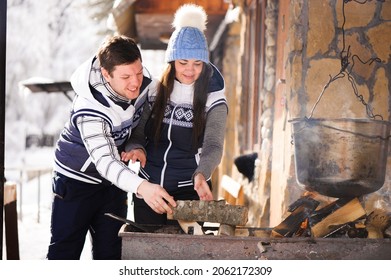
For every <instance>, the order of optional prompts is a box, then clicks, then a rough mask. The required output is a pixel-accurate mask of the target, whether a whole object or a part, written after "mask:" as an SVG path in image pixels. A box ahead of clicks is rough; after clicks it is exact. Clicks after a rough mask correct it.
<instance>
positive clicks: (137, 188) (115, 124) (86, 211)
mask: <svg viewBox="0 0 391 280" xmlns="http://www.w3.org/2000/svg"><path fill="white" fill-rule="evenodd" d="M143 69H144V68H143V65H142V58H141V53H140V50H139V48H138V46H137V44H136V43H135V42H134V40H133V39H131V38H128V37H125V36H113V37H111V38H109V39H108V40H107V41H106V42H105V43H103V45H102V46H101V47H100V49H99V50H98V53H97V55H96V56H95V57H93V58H92V59H89V60H88V61H86V62H85V63H83V64H82V65H81V66H80V67H79V68H78V69H77V70H76V71H75V73H74V74H73V75H72V77H71V83H72V87H73V89H74V91H75V93H76V97H75V99H74V101H73V107H72V110H71V114H70V118H69V121H68V122H67V124H66V125H65V127H64V130H63V131H62V133H61V136H60V138H59V140H58V142H57V147H56V151H55V165H54V176H53V192H54V200H53V205H52V217H51V234H52V236H51V241H50V245H49V250H48V254H47V258H48V259H79V258H80V254H81V252H82V249H83V246H84V241H85V237H86V234H87V232H88V231H89V232H90V234H91V237H92V256H93V258H94V259H106V260H109V259H120V258H121V239H120V238H119V237H118V232H119V229H120V227H121V226H122V223H121V222H119V221H117V220H114V219H113V218H110V217H109V216H107V215H105V213H113V214H116V215H119V216H121V217H126V216H127V209H128V206H127V193H128V192H131V193H134V194H136V195H137V196H138V197H140V198H143V199H144V200H145V202H146V203H147V204H148V205H150V206H151V207H152V209H154V211H156V213H160V214H162V213H167V212H168V213H171V212H172V210H171V208H170V206H169V205H168V204H171V206H176V204H175V201H174V200H173V198H172V197H171V196H170V195H169V194H168V193H167V192H166V191H165V190H164V188H163V187H161V186H159V185H157V184H152V183H149V182H148V181H146V180H144V179H142V178H140V177H138V176H137V175H136V174H135V172H134V171H132V170H131V169H130V168H129V167H128V166H127V165H126V164H125V163H123V162H121V160H120V153H121V152H122V151H123V149H124V145H125V142H126V140H127V139H128V138H129V136H130V134H131V131H132V129H133V128H134V127H135V126H136V125H137V123H138V122H139V118H140V115H141V112H142V108H143V103H144V101H145V99H146V95H147V92H148V91H149V90H155V87H156V84H155V82H154V81H153V80H152V79H150V78H148V77H146V76H144V74H143V73H144V72H143ZM137 154H138V153H137V151H136V152H135V157H134V158H133V159H132V161H134V160H136V159H137ZM139 154H140V156H141V155H142V153H141V152H140V151H139Z"/></svg>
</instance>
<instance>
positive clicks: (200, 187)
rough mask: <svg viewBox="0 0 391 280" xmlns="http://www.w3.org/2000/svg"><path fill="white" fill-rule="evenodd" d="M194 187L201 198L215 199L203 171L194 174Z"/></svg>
mask: <svg viewBox="0 0 391 280" xmlns="http://www.w3.org/2000/svg"><path fill="white" fill-rule="evenodd" d="M194 189H195V191H196V192H197V194H198V196H199V197H200V199H201V200H206V201H210V200H213V194H212V192H211V191H210V188H209V185H208V183H207V182H206V180H205V177H204V175H202V174H201V173H197V174H196V175H195V176H194Z"/></svg>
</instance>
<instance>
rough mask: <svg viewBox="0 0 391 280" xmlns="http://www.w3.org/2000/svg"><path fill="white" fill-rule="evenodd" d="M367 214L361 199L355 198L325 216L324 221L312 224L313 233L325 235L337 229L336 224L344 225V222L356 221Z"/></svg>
mask: <svg viewBox="0 0 391 280" xmlns="http://www.w3.org/2000/svg"><path fill="white" fill-rule="evenodd" d="M365 215H366V212H365V210H364V208H363V207H362V205H361V203H360V201H359V199H358V198H354V199H352V200H350V201H349V202H348V203H346V204H345V205H343V206H342V207H340V208H339V209H337V210H335V211H334V212H333V213H331V214H330V215H328V216H327V217H325V218H324V219H323V220H322V221H320V222H319V223H317V224H315V225H314V226H312V227H311V235H312V236H313V237H325V236H326V235H327V234H329V233H330V232H332V231H335V230H336V226H343V225H344V224H346V223H349V222H353V221H356V220H358V219H359V218H361V217H363V216H365Z"/></svg>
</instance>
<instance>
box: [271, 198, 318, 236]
mask: <svg viewBox="0 0 391 280" xmlns="http://www.w3.org/2000/svg"><path fill="white" fill-rule="evenodd" d="M318 205H319V202H318V201H316V200H314V199H312V198H310V197H302V198H300V199H298V200H297V201H295V202H294V203H293V204H292V205H291V206H289V210H290V211H292V213H291V214H290V215H289V216H288V217H287V218H286V219H285V220H284V221H282V223H280V224H279V225H278V226H276V227H274V228H273V230H272V232H271V235H272V236H273V237H291V236H292V235H293V234H295V233H296V232H297V231H298V230H299V229H300V226H301V224H302V223H303V222H304V221H305V220H306V219H308V218H309V217H310V215H311V213H312V212H313V211H314V210H315V209H316V207H318Z"/></svg>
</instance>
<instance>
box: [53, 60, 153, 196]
mask: <svg viewBox="0 0 391 280" xmlns="http://www.w3.org/2000/svg"><path fill="white" fill-rule="evenodd" d="M71 84H72V87H73V89H74V91H75V93H76V97H75V99H74V101H73V106H72V109H71V113H70V118H69V121H68V122H67V123H66V124H65V127H64V129H63V131H62V133H61V135H60V138H59V140H58V142H57V146H56V151H55V165H54V170H55V171H57V172H59V173H61V174H63V175H65V176H67V177H70V178H73V179H76V180H79V181H82V182H85V183H89V184H100V183H105V184H109V185H110V184H114V185H115V186H117V187H119V188H120V189H122V190H124V191H126V192H134V193H135V192H137V187H138V186H139V185H140V184H141V182H142V180H143V179H141V178H140V177H138V176H137V174H135V173H134V171H132V170H131V169H129V167H128V166H127V165H126V164H124V163H123V162H121V160H120V153H121V151H123V150H124V145H125V142H126V141H127V140H128V138H129V136H130V134H131V132H132V129H133V128H134V127H135V126H136V125H137V124H138V122H139V119H140V116H141V113H142V110H143V104H144V102H145V100H146V97H147V94H148V91H149V90H151V88H154V86H156V81H154V80H152V79H150V78H148V77H146V76H145V75H144V78H143V83H142V86H141V90H140V96H139V97H138V98H137V99H136V100H135V101H131V102H130V101H128V102H126V101H124V100H123V98H122V100H121V97H120V96H118V95H117V94H116V93H115V92H114V91H113V90H112V89H111V87H110V86H109V85H108V83H107V82H106V81H105V80H104V78H103V76H102V74H101V72H100V67H99V64H98V60H97V59H96V57H94V58H92V59H89V60H88V61H86V62H85V63H83V64H82V65H81V66H80V67H79V68H78V69H77V70H76V71H75V72H74V73H73V75H72V77H71Z"/></svg>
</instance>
